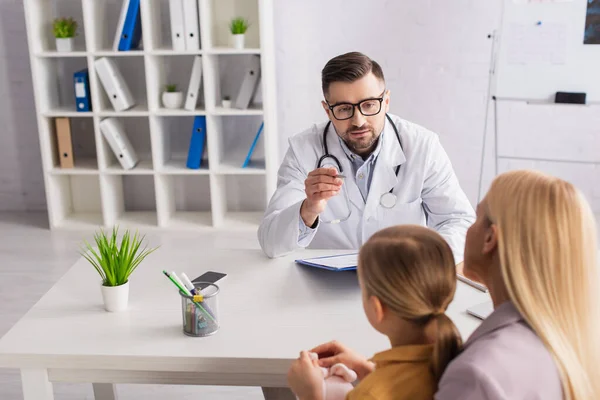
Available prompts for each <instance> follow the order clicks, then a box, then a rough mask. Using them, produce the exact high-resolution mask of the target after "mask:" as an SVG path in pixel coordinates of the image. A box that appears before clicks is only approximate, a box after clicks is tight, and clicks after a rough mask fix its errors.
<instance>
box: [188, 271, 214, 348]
mask: <svg viewBox="0 0 600 400" xmlns="http://www.w3.org/2000/svg"><path fill="white" fill-rule="evenodd" d="M194 283H195V284H197V285H198V286H199V287H197V288H196V292H197V293H199V294H200V296H188V295H186V294H185V293H183V292H181V291H180V292H179V295H180V296H181V311H182V317H183V333H185V334H186V335H188V336H195V337H202V336H210V335H213V334H214V333H216V332H217V330H218V329H219V314H218V312H219V309H218V303H217V298H218V296H217V295H218V294H219V287H218V286H217V285H215V284H214V283H209V282H194ZM200 287H202V289H200Z"/></svg>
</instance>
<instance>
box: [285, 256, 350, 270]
mask: <svg viewBox="0 0 600 400" xmlns="http://www.w3.org/2000/svg"><path fill="white" fill-rule="evenodd" d="M296 263H298V264H301V265H306V266H308V267H315V268H322V269H327V270H329V271H352V270H355V269H356V267H357V266H358V253H352V254H341V255H337V256H324V257H314V258H305V259H299V260H296Z"/></svg>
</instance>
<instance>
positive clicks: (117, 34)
mask: <svg viewBox="0 0 600 400" xmlns="http://www.w3.org/2000/svg"><path fill="white" fill-rule="evenodd" d="M129 2H130V0H123V5H122V6H121V14H120V15H119V22H118V23H117V30H116V32H115V40H114V41H113V51H119V42H120V41H121V34H122V33H123V26H125V18H126V17H127V10H129Z"/></svg>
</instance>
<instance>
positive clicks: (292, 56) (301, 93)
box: [0, 0, 600, 213]
mask: <svg viewBox="0 0 600 400" xmlns="http://www.w3.org/2000/svg"><path fill="white" fill-rule="evenodd" d="M275 16H276V21H275V32H276V35H277V37H276V60H277V86H278V93H277V94H278V102H279V109H278V112H279V124H280V137H281V138H280V157H282V156H283V153H284V151H285V149H286V148H287V140H286V139H287V137H289V136H291V135H293V134H295V133H297V132H300V131H302V130H304V129H306V128H307V127H308V126H310V125H311V124H312V123H314V122H319V121H323V120H324V118H325V115H324V113H323V111H322V109H321V106H320V100H321V98H322V95H321V89H320V72H321V69H322V67H323V65H324V64H325V63H326V62H327V60H329V59H330V58H331V57H334V56H336V55H338V54H341V53H344V52H347V51H353V50H358V51H362V52H364V53H366V54H368V55H369V56H371V57H372V58H374V59H375V60H377V61H378V62H379V63H380V64H381V65H382V67H383V69H384V73H385V75H386V80H387V84H388V87H389V89H391V91H392V106H391V111H392V112H393V113H395V114H398V115H400V116H402V117H404V118H406V119H409V120H412V121H413V122H416V123H419V124H422V125H424V126H425V127H427V128H429V129H431V130H433V131H435V132H437V133H438V134H439V135H440V138H441V141H442V144H443V145H444V147H445V149H446V151H447V152H448V154H449V156H450V158H451V160H452V162H453V165H454V168H455V171H456V173H457V174H458V177H459V179H460V182H461V185H462V187H463V188H464V190H465V191H466V193H467V195H468V196H469V198H470V199H471V201H472V202H473V203H475V202H476V200H477V184H478V179H479V161H480V152H481V148H482V130H483V124H484V115H485V114H484V113H485V109H484V108H485V102H484V100H485V94H486V89H487V79H488V68H489V58H490V50H491V41H490V40H489V39H488V38H487V35H488V33H490V32H491V31H492V30H493V29H494V28H495V27H496V26H497V25H498V22H499V16H500V0H494V1H481V0H453V1H447V0H418V1H415V0H405V1H399V0H395V1H382V0H377V1H369V2H365V1H364V0H328V1H322V0H285V1H284V0H279V1H275ZM24 25H25V24H24V17H23V10H22V2H21V0H0V88H3V89H4V88H8V94H7V95H5V94H3V95H2V96H0V126H1V127H2V128H3V129H2V132H3V133H2V134H0V210H3V209H4V210H22V209H39V208H43V207H44V204H45V199H44V192H43V180H42V175H41V162H40V156H39V146H38V142H37V133H36V122H35V119H34V117H33V109H34V103H33V96H32V87H31V83H30V70H29V60H28V54H27V48H26V47H25V46H26V42H25V27H24ZM2 92H3V93H5V92H6V90H2ZM502 107H509V108H511V109H512V108H514V110H515V112H512V113H511V126H522V127H524V128H525V129H524V132H523V134H525V133H526V131H529V130H534V129H537V131H538V132H540V129H542V130H543V135H542V137H549V138H552V140H551V141H549V144H548V145H546V146H545V147H544V148H543V149H540V147H539V146H538V145H537V143H536V142H532V141H526V140H524V141H521V140H520V139H519V137H520V136H515V131H514V130H512V129H506V126H507V125H506V123H504V125H503V124H502V121H503V120H502V119H501V120H500V122H501V123H500V128H501V129H500V132H501V134H502V135H505V134H507V132H508V133H511V135H509V136H508V137H510V138H511V140H513V141H514V143H523V146H522V147H520V148H519V149H518V150H519V152H520V153H527V154H529V155H534V156H538V157H550V156H551V155H552V154H553V153H556V151H557V149H561V148H563V147H565V146H574V149H575V150H574V151H575V153H574V154H571V155H572V156H573V157H579V156H581V153H580V152H582V151H584V152H585V151H587V153H585V154H586V155H585V156H582V157H585V158H589V152H590V146H589V145H588V144H589V143H590V141H589V139H586V140H584V141H583V142H581V143H579V144H578V141H577V137H578V136H580V137H589V136H590V135H596V137H600V131H599V129H600V128H599V125H600V124H598V118H593V115H599V111H598V109H594V108H587V109H582V108H573V107H571V108H568V107H564V106H563V107H556V106H546V107H547V108H546V109H544V110H542V111H539V110H541V109H537V111H534V112H533V113H529V111H527V110H523V109H521V108H519V107H518V106H512V105H508V106H506V105H503V106H502ZM515 107H516V108H515ZM503 114H507V113H506V112H503V113H501V118H503V117H502V115H503ZM536 118H540V119H541V120H542V122H543V125H539V123H538V122H537V120H536ZM538 126H539V127H540V128H539V129H538ZM571 127H572V128H571ZM582 143H584V144H586V145H583V144H582ZM593 143H598V142H597V141H596V142H593ZM491 144H492V142H491V141H489V145H488V146H487V148H488V153H487V157H486V159H487V160H488V161H487V163H486V174H485V178H486V179H485V182H484V189H485V188H486V187H487V184H488V183H489V180H490V179H491V177H492V173H493V171H492V167H493V162H492V159H491V155H492V153H491V149H492V146H491ZM548 146H550V147H548ZM552 146H553V147H552ZM596 148H598V147H596ZM505 149H506V147H505ZM509 150H511V149H509ZM500 167H501V170H505V169H507V168H514V167H531V168H541V169H545V170H547V171H549V172H551V173H554V174H557V175H561V176H563V177H564V178H566V179H570V180H572V181H573V182H574V183H576V184H577V185H578V186H579V187H581V188H582V189H583V191H584V193H586V195H587V196H588V198H589V199H590V201H592V203H593V206H594V208H595V211H596V212H597V213H600V178H599V176H600V166H593V165H591V166H585V167H584V166H581V165H572V164H565V163H559V164H556V163H551V164H543V163H531V162H525V163H515V162H511V163H509V162H503V163H501V164H500Z"/></svg>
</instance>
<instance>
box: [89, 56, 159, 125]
mask: <svg viewBox="0 0 600 400" xmlns="http://www.w3.org/2000/svg"><path fill="white" fill-rule="evenodd" d="M100 58H104V57H95V58H94V61H96V60H98V59H100ZM107 58H110V59H111V60H112V61H113V62H114V63H115V65H116V68H117V69H118V70H119V71H120V73H121V75H122V76H123V79H124V81H125V84H126V85H127V87H128V88H129V90H130V92H131V94H132V96H133V99H134V102H135V104H134V106H133V107H131V108H129V109H127V110H122V111H120V110H115V109H114V107H113V105H112V103H111V101H110V99H109V98H108V95H107V93H106V90H105V89H104V86H103V85H102V82H101V80H100V77H99V76H98V73H97V72H94V73H95V76H94V77H93V78H94V82H96V87H97V88H96V91H97V93H96V96H92V97H93V101H94V103H95V104H94V107H95V108H94V110H95V111H96V110H97V111H98V114H99V115H101V116H115V115H136V116H147V115H148V105H147V104H148V99H147V96H146V75H145V72H144V58H143V57H107ZM90 70H91V69H90ZM94 71H95V65H94ZM91 79H92V77H90V80H91ZM96 104H97V106H96Z"/></svg>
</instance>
